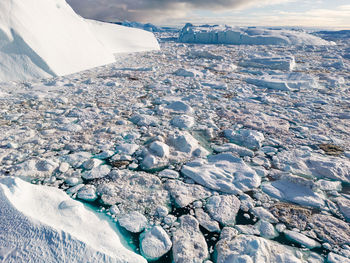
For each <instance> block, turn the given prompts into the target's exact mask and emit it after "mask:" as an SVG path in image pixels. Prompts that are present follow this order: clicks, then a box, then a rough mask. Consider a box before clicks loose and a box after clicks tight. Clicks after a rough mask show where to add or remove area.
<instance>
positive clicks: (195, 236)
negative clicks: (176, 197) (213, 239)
mask: <svg viewBox="0 0 350 263" xmlns="http://www.w3.org/2000/svg"><path fill="white" fill-rule="evenodd" d="M208 257H209V254H208V246H207V243H206V242H205V239H204V236H203V234H202V233H201V232H200V230H199V223H198V221H197V220H196V219H195V218H194V217H193V216H190V215H184V216H181V217H180V227H179V228H178V229H177V230H176V231H175V233H174V234H173V260H174V263H181V262H203V260H205V259H207V258H208Z"/></svg>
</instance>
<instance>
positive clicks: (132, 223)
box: [118, 211, 148, 233]
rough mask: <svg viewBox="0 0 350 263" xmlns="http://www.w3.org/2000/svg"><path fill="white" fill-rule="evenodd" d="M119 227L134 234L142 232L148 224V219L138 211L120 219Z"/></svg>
mask: <svg viewBox="0 0 350 263" xmlns="http://www.w3.org/2000/svg"><path fill="white" fill-rule="evenodd" d="M118 222H119V225H120V226H122V227H124V228H125V229H126V230H128V231H129V232H132V233H140V232H142V231H143V230H144V229H145V227H146V226H147V224H148V221H147V218H146V217H145V216H144V215H142V214H140V213H139V212H137V211H133V212H131V213H129V214H126V215H122V216H120V217H119V218H118Z"/></svg>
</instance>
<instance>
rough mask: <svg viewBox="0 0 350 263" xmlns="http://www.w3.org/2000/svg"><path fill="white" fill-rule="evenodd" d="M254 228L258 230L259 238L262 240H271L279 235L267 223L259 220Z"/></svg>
mask: <svg viewBox="0 0 350 263" xmlns="http://www.w3.org/2000/svg"><path fill="white" fill-rule="evenodd" d="M255 227H256V228H257V229H258V230H259V232H260V236H262V237H264V238H267V239H273V238H275V237H277V236H278V235H279V234H278V232H277V231H276V229H275V227H274V226H273V225H272V224H271V223H270V222H268V221H265V220H260V221H259V222H258V223H256V224H255Z"/></svg>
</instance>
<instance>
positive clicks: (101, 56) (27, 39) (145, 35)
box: [0, 0, 159, 81]
mask: <svg viewBox="0 0 350 263" xmlns="http://www.w3.org/2000/svg"><path fill="white" fill-rule="evenodd" d="M140 40H142V41H140ZM155 49H159V45H158V42H157V40H156V38H155V37H154V35H153V34H152V33H150V32H146V31H143V30H140V29H135V28H127V27H123V26H119V25H114V24H108V23H102V22H97V21H92V20H87V19H84V18H82V17H80V16H79V15H77V14H76V13H75V12H74V11H73V9H72V8H71V7H70V6H69V5H68V4H67V3H66V1H65V0H35V1H34V0H28V1H20V0H3V1H1V2H0V61H1V63H0V81H23V80H27V79H32V78H45V77H52V76H61V75H68V74H72V73H75V72H79V71H83V70H87V69H90V68H94V67H98V66H101V65H105V64H110V63H113V62H115V57H114V54H115V53H119V52H133V51H148V50H155Z"/></svg>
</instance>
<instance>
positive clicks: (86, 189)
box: [77, 185, 97, 202]
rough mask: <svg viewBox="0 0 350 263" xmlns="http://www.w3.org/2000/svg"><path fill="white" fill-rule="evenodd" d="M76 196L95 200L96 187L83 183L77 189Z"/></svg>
mask: <svg viewBox="0 0 350 263" xmlns="http://www.w3.org/2000/svg"><path fill="white" fill-rule="evenodd" d="M77 197H78V198H79V199H82V200H85V201H89V202H92V201H95V200H96V199H97V195H96V187H95V186H93V185H85V186H83V187H82V188H80V189H79V191H78V194H77Z"/></svg>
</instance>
